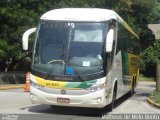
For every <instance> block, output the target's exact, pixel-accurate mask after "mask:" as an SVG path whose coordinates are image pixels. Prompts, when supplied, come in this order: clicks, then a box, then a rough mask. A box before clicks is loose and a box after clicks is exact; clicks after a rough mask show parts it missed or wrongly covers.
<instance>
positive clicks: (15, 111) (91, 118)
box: [0, 82, 160, 120]
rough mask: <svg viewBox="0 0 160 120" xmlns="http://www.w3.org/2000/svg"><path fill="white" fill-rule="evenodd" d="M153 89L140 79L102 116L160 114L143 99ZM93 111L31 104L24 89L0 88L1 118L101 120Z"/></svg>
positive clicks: (150, 84) (153, 86)
mask: <svg viewBox="0 0 160 120" xmlns="http://www.w3.org/2000/svg"><path fill="white" fill-rule="evenodd" d="M154 89H155V83H154V82H140V83H139V85H138V87H137V88H136V93H135V94H134V95H133V96H132V97H128V96H127V95H126V96H124V97H123V98H121V99H119V100H118V101H117V102H116V104H117V107H116V108H115V109H114V110H113V111H112V112H110V113H106V114H105V115H109V114H133V113H134V114H141V113H145V114H146V113H147V114H160V110H159V109H157V108H154V107H151V106H150V105H149V104H148V103H147V102H146V98H147V96H148V95H149V93H150V92H151V91H153V90H154ZM106 109H107V108H106ZM96 112H97V111H96V110H94V109H93V110H92V109H82V108H66V107H58V108H51V107H50V106H49V105H38V104H32V103H31V102H30V100H29V93H26V92H24V91H23V89H15V90H3V91H0V113H2V115H1V116H0V120H1V118H2V119H4V118H5V117H11V118H12V117H13V118H16V117H18V120H30V119H34V120H44V119H45V120H102V116H97V115H96ZM6 113H7V114H6ZM20 114H23V115H20ZM11 115H12V116H11ZM16 115H18V116H16Z"/></svg>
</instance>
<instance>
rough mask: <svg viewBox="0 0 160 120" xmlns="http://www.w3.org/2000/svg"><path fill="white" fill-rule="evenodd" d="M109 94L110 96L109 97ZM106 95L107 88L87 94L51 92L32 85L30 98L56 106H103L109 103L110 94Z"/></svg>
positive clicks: (39, 102) (33, 100) (33, 101)
mask: <svg viewBox="0 0 160 120" xmlns="http://www.w3.org/2000/svg"><path fill="white" fill-rule="evenodd" d="M107 96H108V97H107ZM107 96H105V89H102V90H99V91H97V92H93V93H89V94H85V95H62V94H51V93H46V92H43V91H40V90H39V89H36V88H34V87H31V92H30V98H31V101H32V103H38V104H48V105H56V106H71V107H88V108H103V107H105V106H106V105H107V104H109V96H110V95H107Z"/></svg>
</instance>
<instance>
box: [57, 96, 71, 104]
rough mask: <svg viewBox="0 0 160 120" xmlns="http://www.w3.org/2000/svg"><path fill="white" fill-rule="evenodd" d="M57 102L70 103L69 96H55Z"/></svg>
mask: <svg viewBox="0 0 160 120" xmlns="http://www.w3.org/2000/svg"><path fill="white" fill-rule="evenodd" d="M57 103H66V104H69V103H70V99H69V98H59V97H58V98H57Z"/></svg>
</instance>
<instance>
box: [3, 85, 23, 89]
mask: <svg viewBox="0 0 160 120" xmlns="http://www.w3.org/2000/svg"><path fill="white" fill-rule="evenodd" d="M24 86H25V84H4V85H3V84H0V90H8V89H18V88H24Z"/></svg>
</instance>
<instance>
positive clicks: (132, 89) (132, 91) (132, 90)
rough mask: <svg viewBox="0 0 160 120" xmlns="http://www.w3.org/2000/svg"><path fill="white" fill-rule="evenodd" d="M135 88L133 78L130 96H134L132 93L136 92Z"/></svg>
mask: <svg viewBox="0 0 160 120" xmlns="http://www.w3.org/2000/svg"><path fill="white" fill-rule="evenodd" d="M134 88H135V80H134V79H133V82H132V88H131V90H130V97H132V95H133V94H134Z"/></svg>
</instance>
